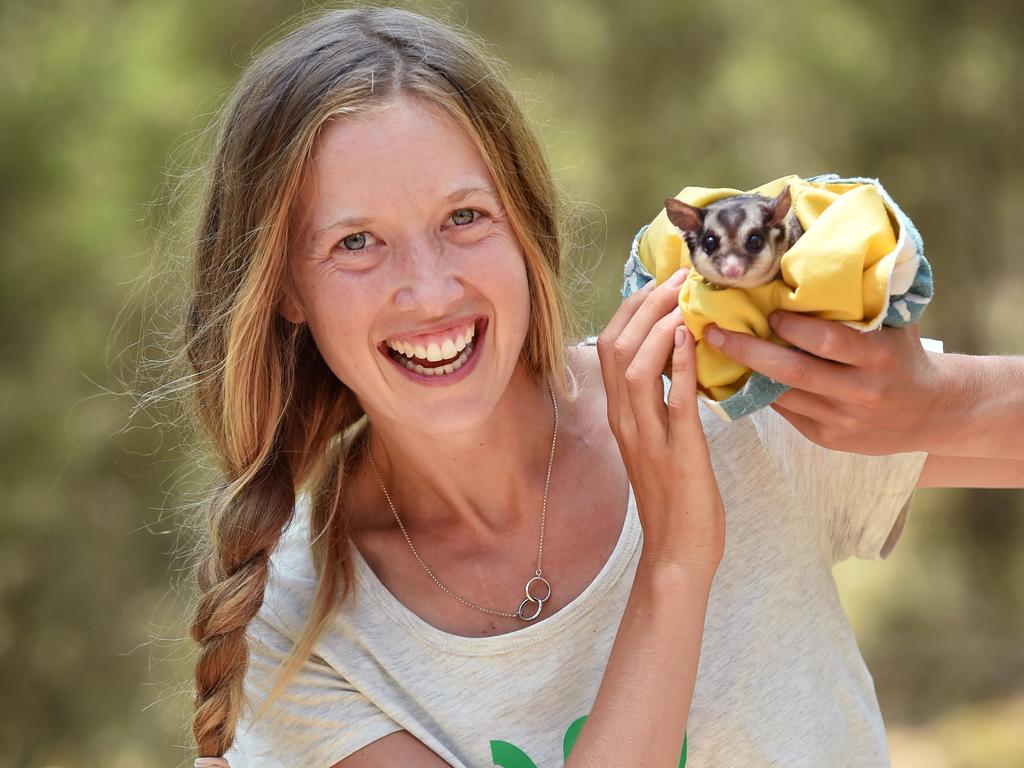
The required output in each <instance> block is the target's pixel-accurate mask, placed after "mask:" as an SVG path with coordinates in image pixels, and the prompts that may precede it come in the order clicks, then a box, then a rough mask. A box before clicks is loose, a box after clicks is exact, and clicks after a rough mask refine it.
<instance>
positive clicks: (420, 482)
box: [352, 364, 570, 540]
mask: <svg viewBox="0 0 1024 768" xmlns="http://www.w3.org/2000/svg"><path fill="white" fill-rule="evenodd" d="M559 406H560V409H559V432H560V433H562V432H563V431H565V432H568V431H569V425H568V424H567V423H566V417H567V416H568V411H569V410H570V409H568V408H566V407H565V405H564V403H562V402H559ZM379 421H380V420H378V422H379ZM378 422H375V423H373V424H372V426H371V439H370V444H369V450H370V451H372V453H373V460H374V463H375V464H376V468H377V472H379V474H380V478H381V480H382V481H383V483H384V487H385V488H387V492H388V494H389V495H390V497H391V502H392V504H394V506H395V509H396V511H397V512H398V515H399V517H400V518H401V520H402V524H403V525H404V526H405V528H406V530H407V531H409V533H410V536H415V533H414V531H417V530H419V531H424V530H432V531H435V532H436V531H438V530H453V529H454V530H459V531H464V532H465V533H466V534H467V535H468V536H470V537H473V536H474V534H475V535H478V536H479V537H480V538H481V539H482V540H487V539H490V538H492V537H494V536H495V535H500V534H501V533H502V532H505V531H509V530H513V529H516V528H517V527H518V526H519V525H520V524H522V523H524V522H527V521H529V523H530V524H533V523H535V521H536V520H537V519H538V518H539V516H540V508H541V500H542V497H543V492H544V483H545V480H546V478H547V473H548V462H549V459H550V458H551V441H552V430H553V426H554V412H553V410H552V404H551V394H550V392H549V390H548V386H547V382H546V381H538V380H537V379H535V378H533V377H532V376H531V375H530V374H529V373H528V372H526V371H525V370H524V368H523V366H522V364H520V365H518V366H517V367H516V370H515V373H514V374H513V376H512V378H511V379H510V381H509V384H508V387H507V388H506V390H505V392H504V394H503V396H502V397H501V399H500V400H499V402H498V403H497V405H496V406H495V408H494V410H493V411H492V412H491V414H490V416H489V417H488V419H487V420H486V421H485V422H484V423H482V424H481V425H480V426H479V428H477V429H474V430H472V431H467V432H459V433H449V434H445V435H444V436H443V437H439V436H438V435H431V434H424V433H419V432H415V431H411V430H409V429H407V428H406V427H404V426H403V425H402V424H394V423H387V422H384V423H383V424H381V423H378ZM559 442H561V439H560V440H559ZM557 465H558V447H557V445H556V448H555V458H554V466H553V468H552V474H554V472H555V471H556V469H555V468H556V467H557ZM355 475H356V476H354V477H353V478H352V479H353V481H356V480H357V477H358V476H359V475H362V478H361V482H359V484H360V485H362V487H363V491H364V493H365V494H366V495H363V496H362V498H363V500H364V504H365V505H366V508H365V509H363V510H361V512H362V517H363V520H362V523H364V524H366V525H369V526H371V527H377V526H378V525H383V526H390V525H392V524H395V522H394V514H393V513H392V512H391V509H390V507H389V506H388V504H387V501H386V499H385V497H384V494H383V492H382V491H381V489H380V483H379V482H378V480H377V477H376V475H375V474H374V471H373V468H372V467H371V465H370V462H369V460H368V459H365V460H363V461H361V462H360V464H359V466H358V468H357V469H356V473H355ZM374 499H375V500H376V501H372V500H374ZM381 516H384V517H383V519H381ZM357 525H358V523H357Z"/></svg>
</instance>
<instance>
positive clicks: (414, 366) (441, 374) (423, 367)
mask: <svg viewBox="0 0 1024 768" xmlns="http://www.w3.org/2000/svg"><path fill="white" fill-rule="evenodd" d="M486 327H487V318H486V317H478V318H477V319H476V320H475V321H474V324H473V338H472V339H471V340H470V341H469V342H468V343H467V344H466V346H465V347H463V348H462V349H461V350H459V352H458V353H457V354H455V355H454V356H452V357H451V358H450V359H442V360H426V359H424V358H421V357H416V356H412V357H410V356H408V355H405V354H403V353H401V352H399V351H398V350H395V349H392V348H391V347H389V346H387V344H384V345H383V350H382V351H383V352H384V353H385V354H386V355H387V356H388V357H389V358H391V359H392V360H393V361H395V363H396V364H398V365H400V366H402V367H403V368H405V369H406V370H407V371H408V372H409V373H411V374H414V375H416V376H418V377H423V378H428V379H435V378H436V379H443V378H447V377H454V376H455V375H456V374H457V373H458V372H459V371H460V370H461V369H462V368H463V367H464V366H466V364H467V363H469V362H470V361H472V360H474V357H475V351H476V348H477V347H478V346H479V345H480V342H481V341H482V339H483V334H484V330H485V329H486Z"/></svg>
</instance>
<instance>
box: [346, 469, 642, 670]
mask: <svg viewBox="0 0 1024 768" xmlns="http://www.w3.org/2000/svg"><path fill="white" fill-rule="evenodd" d="M627 485H628V486H629V494H628V498H627V501H626V514H625V516H624V519H623V523H622V530H621V531H620V532H619V538H618V540H617V541H616V542H615V548H614V549H613V550H612V553H611V554H610V555H609V556H608V560H607V561H605V563H604V565H603V566H601V570H600V571H598V573H597V576H595V577H594V579H593V580H592V581H591V582H590V584H588V585H587V587H586V588H585V589H584V590H583V591H582V592H581V593H580V594H578V595H577V596H576V597H575V598H573V599H572V600H571V601H570V602H569V603H568V604H567V605H566V606H564V607H563V608H562V610H560V611H559V612H558V613H556V614H554V615H552V616H548V617H546V618H542V619H538V620H537V621H535V622H531V623H529V624H526V625H525V626H523V627H522V628H520V629H515V630H512V631H511V632H505V633H504V634H500V635H493V636H491V637H466V636H464V635H455V634H452V633H450V632H445V631H444V630H442V629H439V628H438V627H435V626H434V625H433V624H430V623H429V622H427V621H425V620H424V619H422V618H420V616H418V615H417V614H416V613H414V612H413V611H412V610H410V609H409V608H407V607H406V606H405V604H404V603H402V602H401V601H400V600H399V599H398V598H397V597H395V596H394V595H393V594H392V593H391V591H390V590H389V589H388V588H387V587H386V586H384V583H383V582H381V580H380V579H379V578H377V574H375V573H374V572H373V569H372V568H371V567H370V565H369V564H368V563H367V562H366V560H365V558H363V555H362V553H361V552H360V551H359V548H358V547H357V546H356V545H355V544H354V543H353V542H352V540H351V539H349V542H348V543H349V548H350V550H351V552H352V558H353V564H354V572H355V576H356V580H357V582H358V583H359V585H360V586H361V587H362V588H363V590H364V596H366V597H371V598H372V600H373V603H374V607H375V608H380V609H381V610H383V611H384V613H386V614H387V615H388V617H389V618H390V619H391V620H392V621H394V622H395V623H396V624H398V625H399V626H401V627H402V628H403V629H405V630H406V631H407V632H409V633H410V634H412V635H413V636H415V637H417V638H419V639H420V640H422V641H424V642H426V643H428V644H429V645H432V646H434V647H436V648H438V649H440V650H444V651H445V652H447V653H457V654H461V655H465V656H479V655H485V654H492V653H497V652H501V651H511V650H516V649H519V648H522V647H524V646H526V645H532V644H533V643H537V642H539V641H541V640H542V639H544V638H546V637H549V636H551V635H554V634H556V633H557V632H559V631H561V630H562V629H564V628H565V627H566V626H567V625H568V624H570V623H572V622H574V621H578V620H579V619H580V618H582V617H583V616H584V615H585V614H586V613H588V612H589V611H590V610H591V609H592V608H593V607H595V606H596V605H597V603H598V602H599V601H600V600H601V598H602V597H603V596H604V595H605V594H606V593H607V592H608V590H609V589H610V588H611V587H612V585H614V584H615V582H616V581H618V579H619V577H620V576H622V573H623V571H625V569H626V566H627V565H629V563H630V562H631V561H632V559H633V555H634V553H635V551H636V548H637V546H638V545H639V544H640V540H641V537H640V533H641V526H640V517H639V514H638V512H637V507H636V498H635V496H634V495H633V486H632V485H631V484H627ZM357 599H358V598H357Z"/></svg>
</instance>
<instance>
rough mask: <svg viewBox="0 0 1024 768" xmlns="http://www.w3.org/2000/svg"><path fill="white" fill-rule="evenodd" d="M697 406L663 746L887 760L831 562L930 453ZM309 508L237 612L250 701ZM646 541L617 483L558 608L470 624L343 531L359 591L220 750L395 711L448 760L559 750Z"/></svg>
mask: <svg viewBox="0 0 1024 768" xmlns="http://www.w3.org/2000/svg"><path fill="white" fill-rule="evenodd" d="M589 341H591V342H592V341H593V337H592V338H591V339H590V340H589ZM664 381H665V383H666V394H667V391H668V379H667V378H666V379H664ZM700 414H701V419H702V422H703V425H704V430H705V434H706V437H707V440H708V446H709V449H710V453H711V460H712V465H713V467H714V470H715V476H716V478H717V480H718V485H719V489H720V491H721V493H722V498H723V502H724V506H725V510H726V543H725V552H724V555H723V559H722V561H721V564H720V566H719V569H718V572H717V573H716V575H715V579H714V581H713V583H712V588H711V593H710V599H709V604H708V613H707V618H706V621H705V627H704V635H703V642H702V646H701V658H700V666H699V669H698V675H697V681H696V687H695V690H694V698H693V704H692V707H691V710H690V718H689V722H688V723H687V736H686V744H685V753H686V754H685V762H683V760H682V759H681V761H680V763H679V765H680V766H683V765H685V766H686V768H706V767H710V766H714V767H715V768H730V767H731V766H735V768H741V767H742V768H756V767H757V766H786V768H799V767H801V766H806V767H807V768H820V767H821V766H830V768H841V767H844V766H848V767H849V768H854V767H855V766H864V768H869V767H870V768H878V766H885V765H888V764H889V758H888V750H887V744H886V735H885V730H884V727H883V724H882V717H881V713H880V711H879V707H878V700H877V698H876V695H875V689H874V682H873V680H872V678H871V675H870V673H869V672H868V669H867V667H866V666H865V663H864V660H863V658H862V656H861V654H860V650H859V649H858V647H857V643H856V640H855V638H854V635H853V632H852V631H851V628H850V625H849V623H848V621H847V618H846V615H845V614H844V612H843V609H842V606H841V604H840V602H839V596H838V594H837V592H836V585H835V581H834V580H833V577H832V573H831V568H832V566H833V565H834V564H835V563H837V562H839V561H841V560H844V559H846V558H849V557H859V558H864V559H883V558H885V557H886V556H887V555H888V553H889V552H890V551H891V550H892V547H893V545H894V544H895V542H896V540H897V539H898V538H899V536H900V533H901V531H902V529H903V525H904V522H905V518H906V515H907V513H908V510H909V508H910V505H911V501H912V498H913V490H914V487H915V484H916V482H917V479H918V477H919V475H920V473H921V469H922V467H923V465H924V461H925V459H926V458H927V454H925V453H904V454H896V455H893V456H865V455H861V454H854V453H845V452H841V451H832V450H829V449H826V448H822V447H821V446H818V445H816V444H815V443H813V442H811V441H810V440H808V439H806V438H804V437H803V436H802V435H801V434H800V433H799V432H798V431H797V430H796V429H794V428H793V427H792V426H790V424H789V423H788V422H787V421H785V420H784V419H783V418H782V417H781V416H780V415H779V414H777V413H776V412H775V411H774V410H772V409H771V408H763V409H761V410H760V411H758V412H756V413H754V414H752V415H751V416H750V417H749V418H743V419H741V420H739V421H736V422H731V423H730V422H724V421H721V420H720V419H719V418H718V417H717V416H715V415H713V414H712V413H711V412H710V411H709V410H708V409H707V408H706V407H704V406H703V405H702V406H701V408H700ZM308 523H309V500H308V498H307V497H300V499H299V501H298V503H297V505H296V513H295V518H294V520H293V522H292V523H291V525H290V526H289V527H288V529H287V530H286V531H285V533H284V535H283V537H282V539H281V542H280V543H279V545H278V547H277V549H276V550H275V552H274V554H273V556H272V568H271V574H270V578H269V580H268V585H267V590H266V595H265V600H264V605H263V607H262V608H261V610H260V612H259V613H258V615H257V617H256V618H255V619H254V620H253V622H252V623H251V624H250V627H249V636H250V638H251V639H250V665H249V669H248V672H247V674H246V678H245V691H246V695H247V697H248V699H249V701H250V702H256V701H259V700H261V699H262V697H263V696H265V694H266V693H267V691H268V690H269V687H270V684H271V682H272V679H273V676H274V673H275V672H276V670H277V667H278V666H279V665H280V664H281V663H282V662H283V660H284V658H285V655H286V653H287V651H288V649H289V648H290V647H291V646H292V644H293V642H294V639H295V638H296V637H297V636H298V633H299V630H300V629H301V627H302V626H303V624H304V622H305V618H306V615H307V612H308V609H309V606H310V605H311V604H312V599H313V595H314V593H315V590H316V577H315V573H314V571H313V565H312V561H311V559H310V555H309V545H308V540H309V525H308ZM642 542H643V532H642V530H641V526H640V519H639V517H638V515H637V509H636V500H635V498H634V496H633V489H632V488H630V492H629V506H628V511H627V514H626V517H625V523H624V525H623V529H622V532H621V534H620V537H619V540H618V543H617V544H616V546H615V549H614V551H613V552H612V554H611V556H610V557H609V559H608V561H607V563H605V565H604V567H603V568H602V569H601V571H600V572H599V573H598V575H597V577H596V578H595V579H594V581H593V582H592V583H591V584H590V585H589V586H588V587H587V588H586V589H585V590H584V591H583V592H582V593H581V594H580V595H579V596H578V597H577V598H576V599H575V600H573V601H572V602H571V603H570V604H569V605H567V606H566V607H565V608H564V609H563V610H561V611H559V612H558V613H556V614H554V615H551V616H548V617H546V618H543V619H538V620H537V621H536V622H534V623H531V624H528V625H525V626H523V627H522V628H521V629H517V630H515V631H514V632H511V633H508V634H504V635H498V636H493V637H482V638H470V637H461V636H458V635H452V634H448V633H446V632H443V631H441V630H439V629H437V628H436V627H433V626H432V625H430V624H428V623H427V622H425V621H424V620H423V619H421V618H419V617H418V616H417V615H416V614H414V613H413V612H412V611H410V610H409V609H408V608H406V607H405V606H404V605H403V604H402V603H400V602H399V601H398V600H397V599H396V598H395V597H394V595H392V594H391V593H390V592H389V591H388V590H387V588H386V587H384V585H383V584H382V583H381V582H380V581H379V580H378V579H377V577H376V576H375V575H374V573H373V571H372V570H371V569H370V568H369V566H368V565H367V563H366V561H365V560H364V559H363V558H362V556H361V555H360V554H359V551H358V549H356V548H355V547H354V546H352V552H353V555H354V558H355V575H356V584H355V599H354V600H353V599H352V597H350V598H349V599H348V601H346V604H345V605H344V606H343V608H342V610H341V611H340V612H339V613H338V615H337V616H335V617H333V618H332V619H331V620H330V621H329V624H328V626H327V629H326V631H325V634H324V635H323V636H322V637H321V639H320V640H319V642H318V644H317V645H316V647H315V653H314V655H313V656H312V657H311V658H310V659H309V660H308V661H307V662H306V664H305V666H304V667H303V668H302V670H301V671H300V673H299V674H298V675H297V677H295V678H294V679H293V680H292V682H291V683H290V684H289V685H288V687H287V688H286V689H285V690H284V692H283V693H282V694H281V696H280V698H278V699H277V701H276V703H275V704H274V705H273V706H272V707H271V710H270V711H269V712H268V713H267V714H266V715H265V716H264V717H263V718H261V719H260V720H259V721H258V722H257V723H256V724H255V725H251V724H250V723H249V722H248V717H247V716H245V718H246V719H245V720H244V721H242V722H240V723H239V728H238V731H237V735H236V740H235V744H234V746H233V747H232V749H231V750H229V751H228V753H227V755H226V757H227V758H228V760H229V761H230V763H231V766H232V768H271V767H273V768H277V767H280V768H285V766H287V768H295V767H296V766H303V767H306V766H308V767H309V768H330V766H332V765H334V764H335V763H336V762H338V761H339V760H341V759H342V758H344V757H346V756H348V755H350V754H351V753H353V752H355V751H356V750H358V749H360V748H361V747H363V746H365V745H367V744H369V743H371V742H373V741H375V740H376V739H379V738H380V737H382V736H384V735H386V734H388V733H391V732H393V731H398V730H403V729H404V730H407V731H409V732H410V733H411V734H412V735H413V736H415V737H416V738H417V739H419V740H420V741H422V742H423V743H424V744H426V745H427V746H428V747H430V748H431V749H433V750H434V751H435V752H436V753H437V754H438V755H440V756H441V757H442V758H443V759H444V760H446V761H447V762H448V763H450V764H451V765H452V766H455V768H480V767H481V766H485V767H486V766H500V767H501V768H554V767H556V766H561V765H562V764H563V762H564V759H565V756H566V754H567V751H566V750H567V749H568V748H569V747H571V744H572V740H573V738H574V736H575V734H576V733H577V732H578V729H579V727H581V725H582V718H584V717H585V716H586V715H587V714H588V713H589V712H590V709H591V706H592V704H593V702H594V699H595V698H596V696H597V691H598V687H599V686H600V683H601V678H602V676H603V674H604V670H605V666H606V665H607V662H608V656H609V654H610V653H611V648H612V643H613V641H614V639H615V634H616V631H617V629H618V626H619V622H620V620H621V617H622V612H623V610H624V609H625V605H626V600H627V598H628V596H629V591H630V587H631V585H632V581H633V575H634V572H635V569H636V566H637V562H638V558H639V556H640V551H641V547H642ZM424 577H426V576H425V575H424ZM682 757H683V756H681V758H682Z"/></svg>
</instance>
